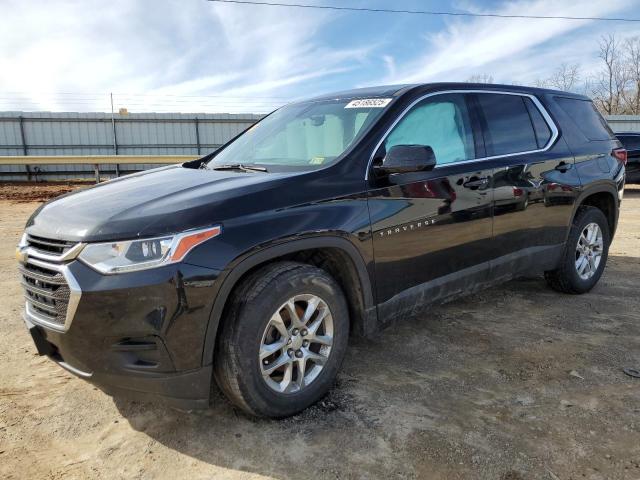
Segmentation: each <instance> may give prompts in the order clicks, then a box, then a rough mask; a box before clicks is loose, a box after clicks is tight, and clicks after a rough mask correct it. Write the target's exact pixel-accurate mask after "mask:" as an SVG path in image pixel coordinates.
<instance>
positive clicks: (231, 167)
mask: <svg viewBox="0 0 640 480" xmlns="http://www.w3.org/2000/svg"><path fill="white" fill-rule="evenodd" d="M211 170H240V171H242V172H266V171H267V169H266V168H264V167H257V166H255V165H242V164H241V163H235V164H233V165H216V166H215V167H211Z"/></svg>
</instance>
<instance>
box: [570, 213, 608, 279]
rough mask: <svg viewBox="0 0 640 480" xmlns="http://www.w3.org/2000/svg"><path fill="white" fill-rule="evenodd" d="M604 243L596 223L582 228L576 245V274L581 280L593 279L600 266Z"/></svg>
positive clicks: (600, 230)
mask: <svg viewBox="0 0 640 480" xmlns="http://www.w3.org/2000/svg"><path fill="white" fill-rule="evenodd" d="M603 247H604V241H603V237H602V229H601V228H600V226H599V225H598V224H597V223H589V224H588V225H586V226H585V227H584V229H583V230H582V233H581V234H580V238H578V244H577V245H576V272H578V276H579V277H580V278H581V279H582V280H588V279H590V278H591V277H593V276H594V275H595V273H596V271H597V270H598V267H599V266H600V261H601V260H602V252H603Z"/></svg>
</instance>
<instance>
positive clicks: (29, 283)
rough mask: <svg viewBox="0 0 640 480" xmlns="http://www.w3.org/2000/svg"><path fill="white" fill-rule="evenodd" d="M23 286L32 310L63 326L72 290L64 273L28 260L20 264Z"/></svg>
mask: <svg viewBox="0 0 640 480" xmlns="http://www.w3.org/2000/svg"><path fill="white" fill-rule="evenodd" d="M19 270H20V273H21V274H22V281H21V283H22V286H23V288H24V296H25V299H26V301H27V303H29V304H30V307H31V308H32V311H33V312H34V313H37V314H38V315H39V316H42V317H44V318H45V319H46V320H47V321H49V322H52V323H55V324H57V325H60V326H63V325H64V322H65V320H66V317H67V307H68V305H69V296H70V294H71V290H70V289H69V285H68V284H67V281H66V279H65V278H64V276H63V275H62V273H60V272H58V271H55V270H50V269H48V268H44V267H41V266H37V265H33V264H31V263H29V262H27V263H26V264H25V265H20V267H19Z"/></svg>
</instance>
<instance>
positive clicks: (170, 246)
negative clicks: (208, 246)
mask: <svg viewBox="0 0 640 480" xmlns="http://www.w3.org/2000/svg"><path fill="white" fill-rule="evenodd" d="M221 231H222V228H221V227H220V226H216V227H211V228H207V229H203V230H192V231H190V232H184V233H181V234H178V235H172V236H166V237H158V238H145V239H141V240H127V241H122V242H106V243H90V244H88V245H87V246H86V247H84V248H83V249H82V252H81V253H80V255H79V256H78V258H79V259H80V260H82V261H83V262H84V263H86V264H87V265H89V266H90V267H92V268H94V269H95V270H97V271H99V272H100V273H104V274H112V273H120V272H131V271H135V270H145V269H148V268H154V267H159V266H161V265H167V264H170V263H176V262H179V261H181V260H182V259H183V258H184V257H185V256H186V255H187V253H189V252H190V251H191V249H193V248H194V247H196V246H197V245H200V244H201V243H202V242H204V241H205V240H208V239H210V238H213V237H215V236H217V235H220V232H221Z"/></svg>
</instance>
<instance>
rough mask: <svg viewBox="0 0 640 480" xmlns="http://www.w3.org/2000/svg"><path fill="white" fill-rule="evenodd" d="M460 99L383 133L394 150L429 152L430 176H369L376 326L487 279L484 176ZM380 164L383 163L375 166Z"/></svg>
mask: <svg viewBox="0 0 640 480" xmlns="http://www.w3.org/2000/svg"><path fill="white" fill-rule="evenodd" d="M469 99H470V97H469V95H468V94H464V93H447V94H435V95H433V94H432V95H430V96H428V97H427V98H424V99H423V100H422V101H419V102H418V103H416V104H415V105H414V106H413V107H411V108H410V109H409V110H408V111H406V112H405V113H404V115H403V116H402V117H401V118H400V120H399V121H398V122H397V124H396V125H395V126H394V127H393V128H392V129H391V130H390V132H388V134H387V135H386V136H385V137H384V140H383V141H382V143H381V145H380V150H379V154H377V155H376V157H375V158H380V159H382V158H383V157H384V153H385V152H386V151H388V150H389V149H390V148H391V147H392V146H394V145H425V146H430V147H431V148H432V149H433V151H434V153H435V157H436V162H437V165H436V167H435V168H434V169H433V170H431V171H423V172H417V173H403V174H395V175H391V176H389V177H387V178H376V177H375V174H374V172H373V171H370V172H369V175H370V179H371V185H372V188H371V190H370V191H369V210H370V215H371V224H372V231H373V246H374V254H375V271H376V288H377V300H378V304H379V316H380V319H381V320H382V321H388V320H390V319H392V318H393V317H395V316H397V315H400V314H403V313H406V312H407V311H414V310H415V309H419V308H420V307H421V306H422V305H424V304H426V303H428V302H431V301H434V300H437V299H439V298H442V297H445V296H449V295H451V294H454V293H461V292H467V291H469V290H471V289H473V288H474V287H475V286H476V285H477V284H479V283H483V282H484V281H485V280H486V279H487V273H488V266H489V263H488V260H489V255H490V251H491V245H490V243H491V234H492V228H491V189H490V183H491V173H492V171H491V168H487V167H486V166H485V163H484V162H482V161H478V159H479V158H481V157H483V156H484V146H483V145H482V142H481V138H480V132H479V130H478V123H477V120H476V119H475V117H474V115H475V114H474V112H473V109H472V108H471V105H470V104H469ZM379 161H383V160H379Z"/></svg>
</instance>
